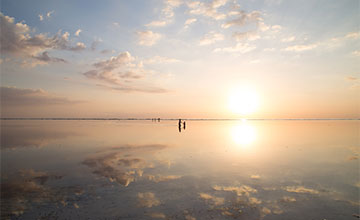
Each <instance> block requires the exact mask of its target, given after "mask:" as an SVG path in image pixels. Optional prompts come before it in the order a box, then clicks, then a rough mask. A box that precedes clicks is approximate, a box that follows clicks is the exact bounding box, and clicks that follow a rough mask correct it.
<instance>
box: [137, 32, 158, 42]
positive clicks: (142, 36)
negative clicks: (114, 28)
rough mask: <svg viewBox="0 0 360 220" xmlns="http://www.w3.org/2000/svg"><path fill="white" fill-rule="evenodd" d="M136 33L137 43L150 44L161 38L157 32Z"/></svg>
mask: <svg viewBox="0 0 360 220" xmlns="http://www.w3.org/2000/svg"><path fill="white" fill-rule="evenodd" d="M136 34H137V36H138V44H139V45H143V46H152V45H154V44H155V43H156V42H157V41H158V40H159V39H160V38H161V35H160V34H159V33H155V32H152V31H137V32H136Z"/></svg>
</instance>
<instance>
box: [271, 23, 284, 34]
mask: <svg viewBox="0 0 360 220" xmlns="http://www.w3.org/2000/svg"><path fill="white" fill-rule="evenodd" d="M281 29H282V26H281V25H272V26H271V30H272V31H273V32H274V33H277V32H279V31H280V30H281Z"/></svg>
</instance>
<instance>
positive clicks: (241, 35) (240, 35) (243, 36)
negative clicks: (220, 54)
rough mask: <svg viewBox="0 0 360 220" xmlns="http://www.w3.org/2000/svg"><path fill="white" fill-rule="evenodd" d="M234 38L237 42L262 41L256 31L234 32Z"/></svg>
mask: <svg viewBox="0 0 360 220" xmlns="http://www.w3.org/2000/svg"><path fill="white" fill-rule="evenodd" d="M233 38H235V40H236V41H241V40H249V41H254V40H257V39H260V36H259V35H258V33H256V32H255V31H248V32H234V33H233Z"/></svg>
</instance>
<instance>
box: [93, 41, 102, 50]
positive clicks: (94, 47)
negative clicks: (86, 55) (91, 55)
mask: <svg viewBox="0 0 360 220" xmlns="http://www.w3.org/2000/svg"><path fill="white" fill-rule="evenodd" d="M101 42H102V39H101V38H99V39H95V40H94V41H93V42H92V43H91V47H90V48H91V50H92V51H94V50H96V48H97V47H98V46H99V44H100V43H101Z"/></svg>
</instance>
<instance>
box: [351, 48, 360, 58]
mask: <svg viewBox="0 0 360 220" xmlns="http://www.w3.org/2000/svg"><path fill="white" fill-rule="evenodd" d="M351 54H352V55H354V56H357V57H358V56H360V50H355V51H353V52H351Z"/></svg>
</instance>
